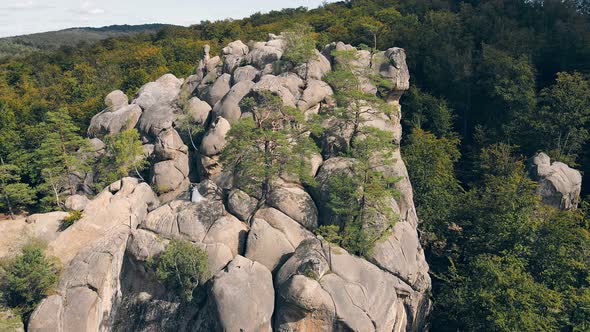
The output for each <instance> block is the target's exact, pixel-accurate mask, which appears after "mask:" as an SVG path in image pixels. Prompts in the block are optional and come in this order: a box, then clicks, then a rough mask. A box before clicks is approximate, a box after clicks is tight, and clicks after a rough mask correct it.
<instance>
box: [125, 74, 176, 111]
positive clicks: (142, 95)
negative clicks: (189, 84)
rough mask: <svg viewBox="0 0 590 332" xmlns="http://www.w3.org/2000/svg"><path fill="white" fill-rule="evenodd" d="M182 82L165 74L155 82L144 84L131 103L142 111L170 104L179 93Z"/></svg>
mask: <svg viewBox="0 0 590 332" xmlns="http://www.w3.org/2000/svg"><path fill="white" fill-rule="evenodd" d="M181 85H182V80H180V79H178V78H176V76H174V75H172V74H166V75H163V76H162V77H160V78H159V79H157V80H156V81H155V82H150V83H147V84H145V85H144V86H142V87H141V88H140V89H139V92H138V93H137V98H135V100H134V101H133V103H134V104H137V105H139V106H140V107H141V108H142V109H143V110H146V109H148V108H150V107H152V106H154V105H157V104H160V105H163V104H168V105H170V104H172V103H173V102H174V101H175V100H176V98H177V96H178V93H179V92H180V87H181Z"/></svg>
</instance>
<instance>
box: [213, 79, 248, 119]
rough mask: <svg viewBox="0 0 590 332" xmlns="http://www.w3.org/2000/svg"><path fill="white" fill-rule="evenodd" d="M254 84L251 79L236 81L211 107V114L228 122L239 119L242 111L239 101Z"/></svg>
mask: <svg viewBox="0 0 590 332" xmlns="http://www.w3.org/2000/svg"><path fill="white" fill-rule="evenodd" d="M253 86H254V82H252V81H241V82H238V83H236V84H235V85H234V86H233V87H232V88H231V89H230V90H229V92H228V93H227V94H226V95H225V96H224V97H223V98H222V99H221V100H220V101H219V102H218V103H217V104H215V107H213V116H214V117H215V118H217V117H218V116H221V117H223V118H224V119H226V120H227V121H228V122H229V123H230V124H233V123H235V122H236V121H238V120H239V119H240V116H241V115H242V111H241V109H240V101H242V98H244V97H245V96H246V95H247V94H248V93H250V91H251V90H252V87H253Z"/></svg>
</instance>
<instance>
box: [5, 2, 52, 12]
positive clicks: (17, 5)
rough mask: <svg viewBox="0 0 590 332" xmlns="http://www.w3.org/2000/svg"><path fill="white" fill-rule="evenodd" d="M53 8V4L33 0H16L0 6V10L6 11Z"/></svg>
mask: <svg viewBox="0 0 590 332" xmlns="http://www.w3.org/2000/svg"><path fill="white" fill-rule="evenodd" d="M49 8H54V7H53V6H48V5H46V4H43V3H38V2H35V1H33V0H17V1H16V2H13V3H12V4H10V5H8V6H4V7H0V10H6V11H9V10H10V11H27V10H39V9H49Z"/></svg>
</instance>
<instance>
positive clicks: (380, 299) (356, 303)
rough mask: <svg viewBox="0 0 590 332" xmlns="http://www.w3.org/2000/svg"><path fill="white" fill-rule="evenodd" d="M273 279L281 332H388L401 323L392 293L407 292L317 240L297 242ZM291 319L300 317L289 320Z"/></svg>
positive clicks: (393, 280) (394, 280)
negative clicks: (314, 331) (316, 331)
mask: <svg viewBox="0 0 590 332" xmlns="http://www.w3.org/2000/svg"><path fill="white" fill-rule="evenodd" d="M303 278H305V279H303ZM275 281H276V285H277V287H278V289H279V292H278V295H279V298H278V305H277V314H276V322H277V326H276V328H277V329H279V330H286V331H293V330H299V329H301V328H304V327H306V326H318V327H323V328H324V329H325V330H353V331H391V330H393V327H394V326H395V325H396V322H398V321H400V320H404V319H405V312H404V314H402V315H399V314H398V311H397V310H396V309H397V308H398V307H399V303H400V299H399V297H398V295H397V292H398V289H405V290H407V291H408V292H411V288H409V287H408V286H405V287H404V284H403V283H401V282H400V281H399V280H398V279H397V278H396V277H394V276H393V275H391V274H389V273H386V272H383V271H382V270H380V269H379V268H378V267H376V266H374V265H373V264H371V263H369V262H367V261H365V260H363V259H361V258H358V257H355V256H352V255H350V254H348V253H347V252H346V251H345V250H343V249H341V248H337V247H331V246H330V245H329V244H328V243H327V242H321V241H320V240H317V239H307V240H304V241H303V242H301V244H300V245H299V247H297V249H296V251H295V253H294V254H293V256H292V257H291V258H290V259H289V260H288V261H287V262H286V263H285V264H284V265H283V267H282V268H281V269H280V270H279V272H278V274H277V276H276V279H275ZM336 313H337V314H336ZM294 316H297V317H299V318H300V319H298V320H292V319H289V318H291V317H294ZM334 317H337V319H334Z"/></svg>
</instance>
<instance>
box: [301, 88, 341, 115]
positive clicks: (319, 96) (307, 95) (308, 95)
mask: <svg viewBox="0 0 590 332" xmlns="http://www.w3.org/2000/svg"><path fill="white" fill-rule="evenodd" d="M333 94H334V91H332V88H331V87H330V85H329V84H328V83H326V82H324V81H319V80H308V81H307V87H306V88H305V90H304V91H303V95H302V96H301V99H299V101H298V102H297V107H298V108H299V109H300V110H301V111H303V112H305V111H307V110H308V109H310V108H312V107H314V106H316V105H317V104H318V103H320V102H321V101H323V100H325V99H326V98H328V97H330V96H332V95H333Z"/></svg>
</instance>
